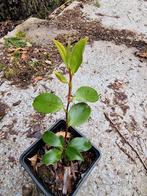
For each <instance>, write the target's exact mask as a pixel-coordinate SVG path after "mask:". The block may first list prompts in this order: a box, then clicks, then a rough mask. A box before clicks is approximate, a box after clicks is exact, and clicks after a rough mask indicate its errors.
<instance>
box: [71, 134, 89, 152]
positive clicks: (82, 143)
mask: <svg viewBox="0 0 147 196" xmlns="http://www.w3.org/2000/svg"><path fill="white" fill-rule="evenodd" d="M68 146H69V147H72V148H75V149H76V150H78V151H79V152H84V151H88V150H89V149H90V148H91V143H90V141H89V140H88V139H86V138H83V137H76V138H74V139H72V140H71V141H70V143H69V144H68Z"/></svg>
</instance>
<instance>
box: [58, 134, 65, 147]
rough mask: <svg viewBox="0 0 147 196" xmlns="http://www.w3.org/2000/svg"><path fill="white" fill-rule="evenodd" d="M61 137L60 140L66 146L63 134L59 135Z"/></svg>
mask: <svg viewBox="0 0 147 196" xmlns="http://www.w3.org/2000/svg"><path fill="white" fill-rule="evenodd" d="M59 138H60V141H61V144H62V146H64V144H65V139H64V137H63V136H62V135H61V136H59Z"/></svg>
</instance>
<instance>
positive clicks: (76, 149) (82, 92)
mask: <svg viewBox="0 0 147 196" xmlns="http://www.w3.org/2000/svg"><path fill="white" fill-rule="evenodd" d="M54 43H55V45H56V47H57V49H58V51H59V53H60V56H61V58H62V60H63V62H64V64H65V66H66V69H67V72H68V76H69V77H68V78H66V77H65V76H64V75H63V74H62V73H60V72H57V71H55V75H56V77H57V78H58V80H59V81H60V82H62V83H63V84H64V85H68V96H67V104H66V106H64V104H63V102H62V100H61V99H60V98H59V97H58V96H56V95H55V94H52V93H42V94H40V95H39V96H37V97H36V98H35V99H34V102H33V107H34V109H35V110H36V111H37V112H39V113H43V114H48V113H54V112H58V111H59V110H61V109H63V110H64V111H65V117H66V129H65V130H64V131H65V132H64V134H62V135H58V134H55V133H53V132H51V131H46V132H45V133H44V134H43V137H42V139H43V141H44V142H45V143H46V144H47V145H48V146H49V150H48V151H47V152H46V153H45V154H44V156H43V158H42V162H43V163H44V164H45V165H47V166H48V165H54V164H55V163H57V162H58V161H62V163H63V164H65V166H66V164H67V163H69V161H75V160H78V161H84V158H83V156H82V153H83V152H86V151H88V150H89V149H90V148H91V143H90V141H89V140H88V139H86V138H84V137H75V138H72V139H71V138H69V137H68V135H69V132H68V131H69V127H70V126H73V127H76V126H79V125H81V124H83V123H84V122H86V121H87V120H88V119H89V117H90V114H91V108H90V106H89V105H88V104H87V102H92V103H93V102H96V101H98V100H99V98H100V95H99V94H98V93H97V91H96V90H95V89H93V88H91V87H89V86H82V87H80V88H79V89H77V91H76V92H75V93H74V94H73V92H72V85H73V77H74V76H75V74H76V72H77V71H78V69H79V67H80V65H81V64H82V61H83V53H84V48H85V45H86V43H87V38H84V39H81V40H80V41H78V42H77V43H76V44H75V45H74V46H71V45H70V44H68V46H67V47H64V46H63V45H62V43H60V42H59V41H57V40H54ZM71 103H73V105H72V106H71V107H70V104H71ZM59 131H60V130H59Z"/></svg>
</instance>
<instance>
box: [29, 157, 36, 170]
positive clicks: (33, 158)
mask: <svg viewBox="0 0 147 196" xmlns="http://www.w3.org/2000/svg"><path fill="white" fill-rule="evenodd" d="M28 160H29V161H30V162H31V166H32V167H33V168H35V167H36V164H37V154H35V155H34V156H33V157H31V158H28Z"/></svg>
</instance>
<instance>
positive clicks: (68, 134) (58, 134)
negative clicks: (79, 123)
mask: <svg viewBox="0 0 147 196" xmlns="http://www.w3.org/2000/svg"><path fill="white" fill-rule="evenodd" d="M56 135H57V136H63V137H65V131H59V132H57V133H56ZM70 137H71V134H70V133H69V132H68V133H67V138H70Z"/></svg>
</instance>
